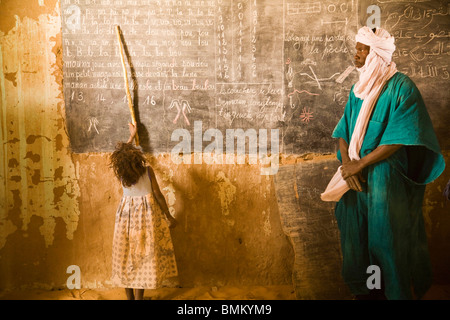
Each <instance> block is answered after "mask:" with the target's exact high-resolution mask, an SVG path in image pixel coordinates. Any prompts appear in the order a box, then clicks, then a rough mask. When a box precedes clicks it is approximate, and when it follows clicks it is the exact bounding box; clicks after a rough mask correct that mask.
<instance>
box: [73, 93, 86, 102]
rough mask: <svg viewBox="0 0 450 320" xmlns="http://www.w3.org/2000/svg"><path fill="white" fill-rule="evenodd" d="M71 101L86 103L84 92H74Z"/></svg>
mask: <svg viewBox="0 0 450 320" xmlns="http://www.w3.org/2000/svg"><path fill="white" fill-rule="evenodd" d="M70 101H82V102H84V94H83V91H78V92H75V91H72V94H71V95H70Z"/></svg>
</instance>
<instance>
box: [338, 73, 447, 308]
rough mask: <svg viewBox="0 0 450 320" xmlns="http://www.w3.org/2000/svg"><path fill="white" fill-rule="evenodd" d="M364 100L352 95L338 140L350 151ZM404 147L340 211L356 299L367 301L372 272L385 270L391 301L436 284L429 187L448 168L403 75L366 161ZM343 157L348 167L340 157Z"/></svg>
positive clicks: (372, 125) (376, 125)
mask: <svg viewBox="0 0 450 320" xmlns="http://www.w3.org/2000/svg"><path fill="white" fill-rule="evenodd" d="M362 102H363V100H361V99H359V98H357V97H356V96H355V95H354V93H353V88H352V90H351V92H350V96H349V100H348V102H347V105H346V107H345V111H344V115H343V116H342V118H341V120H340V121H339V123H338V124H337V126H336V128H335V130H334V132H333V135H332V136H333V137H334V138H343V139H344V140H345V141H346V142H347V143H348V144H350V138H351V136H352V133H353V130H354V128H355V124H356V119H357V117H358V113H359V111H360V109H361V105H362ZM394 144H397V145H398V144H400V145H403V147H401V148H400V149H399V150H398V151H397V152H396V153H394V154H393V155H392V156H390V157H389V158H387V159H386V160H383V161H380V162H378V163H375V164H373V165H371V166H368V167H367V168H365V169H364V170H363V177H364V178H365V180H366V183H364V186H363V191H362V192H356V191H354V190H349V191H347V192H346V193H345V194H344V195H343V197H342V198H341V199H340V201H339V202H338V203H337V205H336V210H335V214H336V218H337V222H338V227H339V230H340V234H341V248H342V253H343V269H342V275H343V277H344V280H345V281H346V283H347V284H348V286H349V287H350V289H351V291H352V293H353V294H356V295H360V294H367V293H369V290H368V288H367V285H366V281H367V279H368V277H370V276H371V275H372V274H371V273H367V267H368V266H369V265H377V266H379V267H380V269H381V274H382V280H383V282H384V286H385V287H384V290H385V295H386V297H387V298H388V299H411V298H412V291H411V287H413V288H414V293H415V295H416V296H417V297H421V296H422V295H423V294H424V293H425V292H426V291H427V290H428V288H429V287H430V285H431V281H432V280H431V265H430V258H429V253H428V245H427V237H426V233H425V227H424V220H423V215H422V201H423V197H424V192H425V185H426V184H427V183H429V182H431V181H433V180H435V179H436V178H437V177H438V176H439V175H440V174H441V173H442V171H443V170H444V167H445V162H444V158H443V156H442V154H441V151H440V147H439V144H438V141H437V138H436V135H435V132H434V130H433V126H432V123H431V120H430V117H429V115H428V112H427V110H426V108H425V104H424V102H423V99H422V96H421V94H420V92H419V90H418V89H417V87H416V86H415V84H414V83H413V82H412V81H411V79H409V78H408V77H407V76H406V75H404V74H402V73H400V72H397V73H396V74H395V75H394V76H393V77H392V78H391V79H390V80H389V81H388V83H387V84H386V85H385V87H384V88H383V90H382V92H381V94H380V97H379V99H378V102H377V104H376V106H375V108H374V111H373V114H372V116H371V118H370V122H369V125H368V127H367V131H366V135H365V138H364V142H363V144H362V147H361V151H360V157H361V158H362V157H364V156H366V155H367V154H369V153H370V152H372V151H373V150H375V149H376V148H377V147H378V146H380V145H394ZM338 158H339V160H340V161H342V158H341V155H340V152H338Z"/></svg>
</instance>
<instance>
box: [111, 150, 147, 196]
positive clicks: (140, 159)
mask: <svg viewBox="0 0 450 320" xmlns="http://www.w3.org/2000/svg"><path fill="white" fill-rule="evenodd" d="M145 164H146V159H145V156H144V154H143V153H142V152H141V151H140V150H139V149H137V148H136V147H134V146H133V145H132V144H131V143H124V142H119V143H117V145H116V149H115V150H114V152H113V153H112V154H111V156H110V167H111V168H112V169H113V170H114V174H115V175H116V177H117V179H119V180H120V181H121V182H122V185H123V186H124V187H131V186H132V185H133V184H135V183H136V182H138V180H139V178H140V177H141V176H142V175H143V174H144V173H145V171H146V170H147V169H146V166H145Z"/></svg>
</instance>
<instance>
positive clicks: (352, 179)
mask: <svg viewBox="0 0 450 320" xmlns="http://www.w3.org/2000/svg"><path fill="white" fill-rule="evenodd" d="M339 151H341V158H342V166H343V165H344V164H347V163H351V160H350V157H349V156H348V144H347V142H346V141H345V140H344V139H342V138H339ZM341 170H342V167H341ZM342 177H343V178H344V180H345V182H347V185H348V187H349V188H350V189H352V190H355V191H362V186H361V182H362V181H364V180H363V178H362V176H361V175H360V174H355V175H351V176H348V177H347V178H345V177H344V176H343V175H342Z"/></svg>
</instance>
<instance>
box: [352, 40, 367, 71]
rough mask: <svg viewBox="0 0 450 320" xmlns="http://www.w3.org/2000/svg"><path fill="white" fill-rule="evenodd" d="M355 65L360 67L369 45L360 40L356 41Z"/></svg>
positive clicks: (364, 59) (364, 60) (363, 62)
mask: <svg viewBox="0 0 450 320" xmlns="http://www.w3.org/2000/svg"><path fill="white" fill-rule="evenodd" d="M355 48H356V54H355V57H354V59H355V67H357V68H361V67H362V66H364V64H365V63H366V57H367V55H368V54H369V51H370V47H369V46H366V45H365V44H362V43H360V42H357V43H356V46H355Z"/></svg>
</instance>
